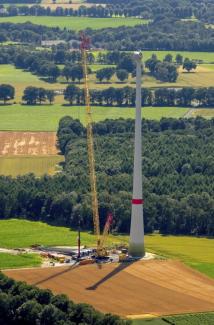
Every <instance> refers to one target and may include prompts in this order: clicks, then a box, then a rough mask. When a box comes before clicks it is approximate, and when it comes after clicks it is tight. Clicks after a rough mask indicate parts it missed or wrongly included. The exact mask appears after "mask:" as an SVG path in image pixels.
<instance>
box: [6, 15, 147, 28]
mask: <svg viewBox="0 0 214 325" xmlns="http://www.w3.org/2000/svg"><path fill="white" fill-rule="evenodd" d="M28 21H29V22H31V23H33V24H37V25H45V26H48V27H59V28H62V29H63V28H67V29H70V30H71V29H72V30H76V31H79V30H84V29H86V28H92V29H102V28H108V27H113V28H116V27H120V26H135V25H141V24H147V23H148V20H145V19H138V18H119V17H115V18H105V19H103V18H89V17H50V16H40V17H38V16H13V17H0V23H4V22H11V23H14V24H17V23H25V22H28Z"/></svg>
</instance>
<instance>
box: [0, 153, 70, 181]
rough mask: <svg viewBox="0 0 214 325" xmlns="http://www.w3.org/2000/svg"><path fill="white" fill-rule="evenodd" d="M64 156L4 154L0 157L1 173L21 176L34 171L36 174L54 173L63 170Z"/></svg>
mask: <svg viewBox="0 0 214 325" xmlns="http://www.w3.org/2000/svg"><path fill="white" fill-rule="evenodd" d="M63 160H64V158H63V156H53V155H52V156H21V157H20V156H19V157H17V156H12V157H11V156H6V157H5V156H4V157H2V156H1V157H0V175H4V176H13V177H16V176H19V175H25V174H28V173H34V174H35V175H36V176H38V177H39V176H42V175H44V174H48V175H54V174H55V173H57V172H59V171H60V170H61V167H60V163H61V162H62V161H63Z"/></svg>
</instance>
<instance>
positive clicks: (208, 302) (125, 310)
mask: <svg viewBox="0 0 214 325" xmlns="http://www.w3.org/2000/svg"><path fill="white" fill-rule="evenodd" d="M5 273H6V275H8V276H10V277H13V278H15V279H16V280H24V281H26V282H27V283H30V284H34V285H38V286H39V287H41V288H49V289H51V290H52V291H53V292H55V293H65V294H67V295H68V296H69V297H70V298H71V299H72V300H73V301H74V302H85V303H89V304H92V305H93V306H94V307H95V308H96V309H98V310H100V311H102V312H108V313H109V312H110V313H114V314H119V315H122V316H131V315H144V314H152V315H157V316H161V315H169V314H181V313H185V312H186V313H194V312H203V311H213V310H214V281H213V280H211V279H209V278H207V277H205V276H203V275H201V274H200V273H198V272H195V271H194V270H191V269H190V268H188V267H186V266H185V265H183V264H182V263H180V262H178V261H172V260H167V261H161V260H159V261H158V260H153V261H139V262H135V263H123V264H116V263H112V264H105V265H103V266H102V268H98V267H97V265H85V266H73V267H72V266H70V267H58V268H57V267H56V268H40V269H32V270H30V271H29V270H15V271H13V270H11V271H6V272H5ZM101 297H102V298H101Z"/></svg>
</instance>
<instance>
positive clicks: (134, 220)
mask: <svg viewBox="0 0 214 325" xmlns="http://www.w3.org/2000/svg"><path fill="white" fill-rule="evenodd" d="M134 60H135V62H136V112H135V140H134V171H133V196H132V214H131V230H130V240H129V255H130V256H132V257H143V256H144V255H145V247H144V221H143V189H142V134H141V129H142V126H141V82H142V53H141V52H135V53H134Z"/></svg>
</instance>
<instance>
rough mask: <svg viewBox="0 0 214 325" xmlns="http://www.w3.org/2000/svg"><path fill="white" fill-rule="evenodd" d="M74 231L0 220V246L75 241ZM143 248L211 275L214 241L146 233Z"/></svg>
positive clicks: (87, 240)
mask: <svg viewBox="0 0 214 325" xmlns="http://www.w3.org/2000/svg"><path fill="white" fill-rule="evenodd" d="M81 237H82V244H83V245H88V246H90V245H95V237H94V236H93V235H91V234H89V233H87V232H83V233H82V235H81ZM76 238H77V232H76V231H72V230H71V229H69V228H65V227H54V226H49V225H47V224H45V223H42V222H33V221H27V220H18V219H10V220H0V247H3V248H16V247H29V246H31V245H33V244H41V245H50V246H54V245H59V246H60V245H65V246H69V245H76ZM120 243H125V244H127V243H128V236H127V235H124V236H122V235H121V236H119V235H118V236H112V235H111V236H109V238H108V244H109V245H111V244H120ZM145 244H146V249H147V250H148V251H150V252H153V253H156V254H158V255H161V256H163V257H167V258H170V259H178V260H181V261H182V262H184V263H186V264H187V265H190V266H191V267H193V268H195V269H197V270H199V271H200V272H202V273H204V274H207V275H209V276H210V277H213V278H214V262H213V255H214V241H213V239H209V238H197V237H190V236H161V235H156V234H155V235H146V236H145Z"/></svg>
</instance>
